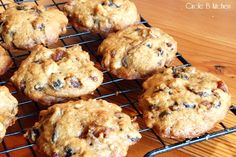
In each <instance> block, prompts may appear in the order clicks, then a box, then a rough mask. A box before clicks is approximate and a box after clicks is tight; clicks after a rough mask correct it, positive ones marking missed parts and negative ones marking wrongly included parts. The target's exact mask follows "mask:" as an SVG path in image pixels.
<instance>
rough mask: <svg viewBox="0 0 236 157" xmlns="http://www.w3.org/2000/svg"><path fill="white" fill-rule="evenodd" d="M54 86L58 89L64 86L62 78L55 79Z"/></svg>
mask: <svg viewBox="0 0 236 157" xmlns="http://www.w3.org/2000/svg"><path fill="white" fill-rule="evenodd" d="M52 87H53V89H55V90H58V89H60V88H62V87H63V84H62V82H61V81H60V80H56V81H53V83H52Z"/></svg>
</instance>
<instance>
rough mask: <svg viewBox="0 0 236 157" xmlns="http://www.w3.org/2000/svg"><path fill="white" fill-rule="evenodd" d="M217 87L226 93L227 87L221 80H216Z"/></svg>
mask: <svg viewBox="0 0 236 157" xmlns="http://www.w3.org/2000/svg"><path fill="white" fill-rule="evenodd" d="M217 88H219V89H221V90H223V91H224V92H225V93H228V92H229V91H228V87H227V86H226V84H225V83H224V82H223V81H218V82H217Z"/></svg>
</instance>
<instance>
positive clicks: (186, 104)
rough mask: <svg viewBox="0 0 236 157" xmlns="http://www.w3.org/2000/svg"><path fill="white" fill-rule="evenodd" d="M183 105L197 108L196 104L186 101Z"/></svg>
mask: <svg viewBox="0 0 236 157" xmlns="http://www.w3.org/2000/svg"><path fill="white" fill-rule="evenodd" d="M183 105H184V107H185V108H195V107H196V105H195V104H193V103H187V102H184V103H183Z"/></svg>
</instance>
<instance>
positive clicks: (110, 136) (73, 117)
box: [28, 99, 141, 157]
mask: <svg viewBox="0 0 236 157" xmlns="http://www.w3.org/2000/svg"><path fill="white" fill-rule="evenodd" d="M138 128H139V127H138V124H137V123H136V122H134V121H133V120H131V119H130V117H129V116H128V115H126V114H124V113H122V112H121V108H120V107H119V106H117V105H115V104H112V103H108V102H107V101H104V100H92V99H90V100H87V101H84V100H80V101H74V102H72V101H71V102H68V103H64V104H56V105H54V106H52V107H50V108H48V110H45V111H41V113H40V120H39V122H37V123H36V124H35V125H34V127H33V128H32V129H31V130H30V131H29V133H28V137H29V138H30V139H31V140H33V141H35V142H36V144H37V146H38V147H39V150H41V151H42V152H44V153H46V154H47V155H48V156H53V157H70V156H75V157H77V156H78V157H79V156H80V157H123V156H126V154H127V150H128V147H129V146H130V145H133V144H135V143H136V142H137V141H138V140H139V139H140V138H141V135H140V133H139V132H138Z"/></svg>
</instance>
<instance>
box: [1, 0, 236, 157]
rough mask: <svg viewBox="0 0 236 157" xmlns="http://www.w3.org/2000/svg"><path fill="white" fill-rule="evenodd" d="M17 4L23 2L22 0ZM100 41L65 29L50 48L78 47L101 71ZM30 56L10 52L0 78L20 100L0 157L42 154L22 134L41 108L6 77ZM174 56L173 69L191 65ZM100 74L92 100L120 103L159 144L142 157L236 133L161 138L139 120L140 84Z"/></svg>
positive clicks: (55, 3)
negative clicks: (9, 65)
mask: <svg viewBox="0 0 236 157" xmlns="http://www.w3.org/2000/svg"><path fill="white" fill-rule="evenodd" d="M27 1H31V2H33V3H35V4H36V5H38V4H39V2H37V1H32V0H27ZM7 2H8V1H4V0H0V9H2V11H3V10H4V9H6V4H7ZM18 2H23V0H20V1H18ZM46 2H47V4H46V7H54V8H58V9H62V7H63V4H65V2H61V0H58V1H56V0H50V1H49V0H48V1H46ZM141 23H142V24H144V25H145V26H148V27H151V26H150V25H149V24H148V22H147V21H145V20H144V19H143V18H142V21H141ZM102 40H103V37H102V36H100V35H98V34H93V33H90V32H82V31H80V30H78V29H76V28H74V27H73V26H68V27H67V34H66V35H64V36H61V37H60V40H59V41H58V43H57V44H55V45H53V46H52V48H53V47H58V46H63V47H66V48H68V47H71V46H74V45H76V44H79V45H81V46H82V47H83V49H84V50H87V51H88V52H89V53H90V56H91V59H92V60H93V61H94V62H95V65H96V66H97V67H98V68H100V69H102V68H101V65H100V61H101V58H100V57H99V56H97V54H96V50H97V47H98V45H99V44H100V43H101V41H102ZM1 41H2V39H1ZM29 53H30V52H18V53H15V52H14V53H13V52H9V55H10V56H11V58H12V59H13V61H14V66H13V67H12V68H11V69H10V70H9V71H8V72H7V74H5V75H4V76H2V77H1V78H0V85H6V86H8V88H10V90H11V93H12V94H13V95H14V96H15V97H16V98H17V99H18V101H19V113H18V115H17V117H18V119H17V121H16V124H15V125H13V126H12V127H9V129H8V131H7V134H6V137H5V138H4V139H3V141H2V143H1V145H0V157H20V156H22V157H26V156H27V157H42V155H38V154H37V153H36V151H35V149H36V148H35V146H34V144H33V143H31V142H30V141H29V140H27V139H25V138H24V137H23V134H24V133H25V131H26V129H27V128H30V127H31V126H32V125H33V124H34V123H35V122H36V121H37V120H38V113H39V111H40V110H42V109H44V107H42V106H40V105H39V104H37V103H35V102H33V101H31V100H30V99H28V98H27V97H25V96H24V95H23V94H22V93H20V92H17V91H16V90H15V88H14V87H13V86H12V84H11V83H10V82H9V78H10V77H11V76H12V74H13V72H14V71H15V70H17V68H18V67H19V65H20V63H21V61H22V60H24V59H25V58H26V57H27V56H28V55H29ZM176 57H177V59H178V60H177V62H178V64H177V65H176V66H178V67H184V66H191V64H190V63H189V62H188V61H187V60H186V59H184V57H183V56H182V55H181V54H180V53H177V54H176ZM103 73H104V80H105V81H104V82H103V84H102V85H101V87H99V88H98V89H97V90H96V92H95V93H94V95H93V96H92V97H94V98H96V99H105V100H108V101H109V102H114V103H116V104H119V105H120V106H121V107H122V108H123V111H124V112H126V113H128V114H129V115H130V116H132V117H137V121H138V123H139V125H140V132H141V133H142V135H143V138H150V139H152V141H153V142H156V143H157V144H158V147H157V148H156V149H154V150H149V151H150V152H148V153H147V154H146V155H144V156H145V157H151V156H154V155H157V154H160V153H164V152H167V151H170V150H173V149H177V148H181V147H184V146H187V145H191V144H194V143H197V142H201V141H205V140H208V139H212V138H216V137H219V136H223V135H226V134H230V133H233V132H236V126H235V125H236V124H235V125H234V126H232V127H230V128H227V127H226V126H225V125H224V124H223V123H219V126H220V128H219V129H218V130H216V131H213V132H210V133H207V134H205V135H203V136H200V137H197V138H194V139H188V140H185V141H174V140H166V139H162V138H160V137H159V136H158V135H157V134H156V133H155V132H154V131H153V130H152V129H150V128H146V126H145V125H144V122H143V119H142V114H141V112H140V111H139V109H138V105H137V96H138V95H140V93H141V92H142V87H141V84H142V82H141V81H137V80H135V81H126V80H123V79H119V78H116V77H114V76H112V75H111V74H110V73H109V72H107V71H103ZM230 110H231V111H232V112H233V114H236V108H235V107H233V106H232V107H231V109H230Z"/></svg>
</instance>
